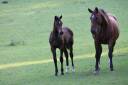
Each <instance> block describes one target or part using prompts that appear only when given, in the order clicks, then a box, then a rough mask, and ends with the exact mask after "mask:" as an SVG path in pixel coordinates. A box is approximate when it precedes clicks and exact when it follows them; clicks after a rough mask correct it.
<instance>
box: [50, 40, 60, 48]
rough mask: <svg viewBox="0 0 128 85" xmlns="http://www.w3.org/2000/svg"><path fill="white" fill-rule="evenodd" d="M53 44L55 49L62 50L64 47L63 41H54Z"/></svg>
mask: <svg viewBox="0 0 128 85" xmlns="http://www.w3.org/2000/svg"><path fill="white" fill-rule="evenodd" d="M52 44H53V46H54V47H55V48H60V47H61V45H62V40H61V39H54V40H53V43H52Z"/></svg>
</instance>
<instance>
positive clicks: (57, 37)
mask: <svg viewBox="0 0 128 85" xmlns="http://www.w3.org/2000/svg"><path fill="white" fill-rule="evenodd" d="M61 19H62V15H61V16H60V17H58V16H55V17H54V26H53V31H52V32H51V34H50V37H49V43H50V46H51V51H52V54H53V60H54V64H55V75H56V76H57V74H58V67H57V58H56V48H59V50H60V62H61V74H62V75H64V72H63V71H64V70H63V52H64V54H65V57H66V72H67V71H68V69H69V67H68V66H69V62H68V51H67V49H69V50H70V58H71V61H72V71H74V63H73V32H72V31H71V30H70V29H69V28H68V27H62V21H61Z"/></svg>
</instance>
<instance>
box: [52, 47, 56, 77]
mask: <svg viewBox="0 0 128 85" xmlns="http://www.w3.org/2000/svg"><path fill="white" fill-rule="evenodd" d="M51 51H52V54H53V60H54V64H55V76H57V74H58V67H57V58H56V49H55V48H51Z"/></svg>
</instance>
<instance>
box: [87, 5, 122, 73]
mask: <svg viewBox="0 0 128 85" xmlns="http://www.w3.org/2000/svg"><path fill="white" fill-rule="evenodd" d="M88 11H89V12H90V13H91V17H90V20H91V33H92V35H93V38H94V43H95V50H96V54H95V58H96V64H95V72H96V73H97V72H99V62H100V57H101V53H102V46H101V44H108V49H109V52H108V56H109V59H110V70H111V71H113V61H112V56H113V55H112V54H113V49H114V46H115V43H116V40H117V39H118V37H119V30H118V21H117V19H116V17H115V16H113V15H110V14H108V13H106V12H105V11H104V10H103V9H98V8H97V7H96V8H95V9H94V11H92V10H91V9H88Z"/></svg>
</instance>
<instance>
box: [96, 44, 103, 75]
mask: <svg viewBox="0 0 128 85" xmlns="http://www.w3.org/2000/svg"><path fill="white" fill-rule="evenodd" d="M95 50H96V54H95V58H96V64H95V72H96V73H97V72H99V70H100V68H99V62H100V57H101V53H102V46H101V44H95Z"/></svg>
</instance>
